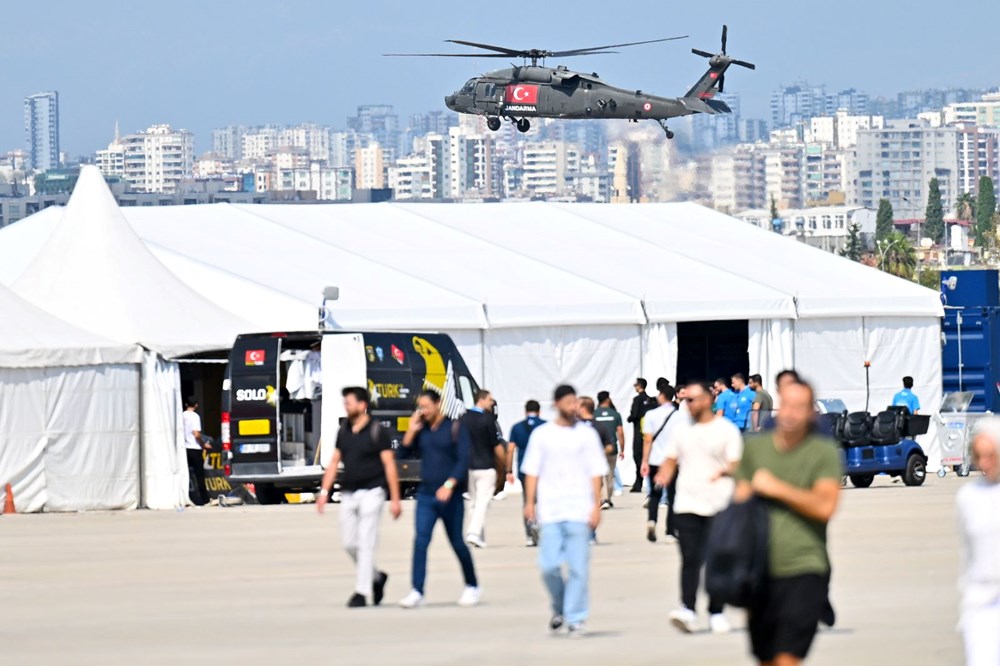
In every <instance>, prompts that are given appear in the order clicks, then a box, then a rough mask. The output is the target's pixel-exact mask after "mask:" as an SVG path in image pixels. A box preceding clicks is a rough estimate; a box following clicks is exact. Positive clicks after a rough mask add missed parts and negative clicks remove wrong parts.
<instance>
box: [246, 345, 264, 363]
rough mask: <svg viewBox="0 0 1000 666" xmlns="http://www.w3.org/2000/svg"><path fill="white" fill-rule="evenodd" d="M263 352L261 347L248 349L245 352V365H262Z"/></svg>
mask: <svg viewBox="0 0 1000 666" xmlns="http://www.w3.org/2000/svg"><path fill="white" fill-rule="evenodd" d="M264 357H265V353H264V350H263V349H250V350H247V353H246V361H245V363H246V365H248V366H256V365H264Z"/></svg>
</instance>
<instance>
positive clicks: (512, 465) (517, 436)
mask: <svg viewBox="0 0 1000 666" xmlns="http://www.w3.org/2000/svg"><path fill="white" fill-rule="evenodd" d="M541 410H542V406H541V405H539V404H538V401H537V400H529V401H528V402H526V403H525V405H524V420H523V421H518V422H517V423H515V424H514V427H512V428H511V429H510V438H509V440H508V444H507V482H508V483H514V475H515V474H516V475H517V478H518V480H519V481H520V482H521V498H522V503H523V502H524V501H526V499H527V495H526V494H525V493H524V474H522V473H521V463H522V462H523V461H524V456H525V454H526V453H527V452H528V441H529V440H530V439H531V433H532V432H533V431H534V429H535V428H537V427H538V426H540V425H542V424H543V423H545V421H544V420H543V419H542V418H541V417H540V416H539V415H538V413H539V412H540V411H541ZM515 453H516V454H517V457H516V459H515V456H514V454H515ZM524 536H525V544H524V545H525V546H528V547H534V546H537V545H538V530H537V529H536V527H535V525H534V524H532V523H530V522H528V519H527V518H525V519H524Z"/></svg>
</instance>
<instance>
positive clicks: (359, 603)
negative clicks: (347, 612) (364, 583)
mask: <svg viewBox="0 0 1000 666" xmlns="http://www.w3.org/2000/svg"><path fill="white" fill-rule="evenodd" d="M367 605H368V602H367V601H366V600H365V597H364V595H363V594H358V593H357V592H355V593H354V596H352V597H351V598H350V599H348V600H347V607H348V608H364V607H365V606H367Z"/></svg>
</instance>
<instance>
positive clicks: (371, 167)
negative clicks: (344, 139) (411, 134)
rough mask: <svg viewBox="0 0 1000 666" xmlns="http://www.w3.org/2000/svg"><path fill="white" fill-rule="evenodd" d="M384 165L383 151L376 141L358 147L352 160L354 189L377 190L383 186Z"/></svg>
mask: <svg viewBox="0 0 1000 666" xmlns="http://www.w3.org/2000/svg"><path fill="white" fill-rule="evenodd" d="M385 165H386V160H385V153H384V151H383V150H382V146H380V145H379V144H378V143H372V144H371V145H370V146H366V147H365V148H358V149H357V150H356V151H355V160H354V179H355V182H354V187H355V189H359V190H377V189H381V188H383V187H385Z"/></svg>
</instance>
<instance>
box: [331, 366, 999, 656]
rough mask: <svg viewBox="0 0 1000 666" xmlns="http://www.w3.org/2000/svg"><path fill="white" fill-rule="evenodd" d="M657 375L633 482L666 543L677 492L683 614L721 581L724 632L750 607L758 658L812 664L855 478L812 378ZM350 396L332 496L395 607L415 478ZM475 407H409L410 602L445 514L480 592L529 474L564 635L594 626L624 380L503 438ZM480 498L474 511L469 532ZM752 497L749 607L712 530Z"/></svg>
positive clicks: (368, 587)
mask: <svg viewBox="0 0 1000 666" xmlns="http://www.w3.org/2000/svg"><path fill="white" fill-rule="evenodd" d="M648 387H649V384H648V382H647V381H646V380H645V379H643V378H639V379H637V380H636V382H635V391H636V395H635V397H634V399H633V402H632V404H631V408H630V410H629V413H628V415H627V418H626V419H625V421H627V422H628V423H629V424H630V425H631V426H632V430H633V440H632V441H633V448H632V456H633V461H634V463H635V467H636V470H637V472H638V473H637V478H636V480H635V484H634V485H633V486H632V488H631V489H632V491H633V492H645V493H646V494H647V502H646V505H645V506H646V510H645V537H646V538H647V539H648V540H649V541H651V542H655V541H656V540H657V530H658V525H659V514H660V512H661V509H662V508H663V507H662V506H661V505H662V504H663V503H665V504H666V507H665V508H666V512H665V513H666V516H665V519H664V527H663V529H664V535H665V538H667V539H668V540H676V541H677V543H678V546H679V551H680V558H681V567H680V571H679V577H680V590H681V595H680V597H681V598H680V599H679V602H680V603H679V606H678V608H677V609H676V610H674V611H671V612H670V613H669V615H668V616H667V617H668V618H669V621H670V622H671V623H672V624H673V625H674V626H675V627H677V629H679V630H680V631H682V632H684V633H691V632H694V631H696V630H698V628H699V627H700V626H703V625H701V623H700V622H699V619H698V614H697V608H696V600H697V596H698V590H699V588H700V587H702V586H705V587H706V588H707V592H708V594H707V597H708V608H707V610H708V620H707V626H708V629H709V630H710V631H711V632H714V633H726V632H729V631H730V626H729V622H728V621H727V619H726V616H725V614H724V613H723V607H724V605H725V604H727V603H729V604H732V603H741V605H743V607H744V608H746V610H747V613H748V625H749V636H750V644H751V651H752V653H753V654H754V656H755V657H756V659H757V660H758V661H759V662H760V663H761V664H766V665H772V664H773V665H775V666H788V665H792V664H798V663H800V662H801V661H802V660H803V659H805V657H806V656H807V654H808V653H809V650H810V646H811V644H812V641H813V638H814V636H815V634H816V632H817V628H818V626H819V625H820V623H821V622H822V623H824V624H827V625H832V624H833V622H834V620H835V618H834V614H833V609H832V606H831V605H830V602H829V594H828V592H829V583H830V571H831V567H830V560H829V556H828V554H827V545H826V533H827V524H828V523H829V521H830V520H831V518H832V517H833V515H834V513H835V511H836V508H837V503H838V497H839V493H840V489H841V475H842V470H841V463H840V459H839V455H838V452H837V447H836V446H835V445H834V444H833V443H832V442H831V441H829V440H828V439H827V438H826V437H825V436H823V435H822V434H820V433H818V432H817V429H816V427H815V406H814V405H815V396H814V395H813V390H812V388H811V387H810V385H809V384H807V383H806V382H805V381H803V380H802V379H801V378H799V377H798V375H796V374H795V372H794V371H784V372H782V373H781V374H780V375H779V376H778V378H777V380H776V387H777V391H776V395H777V398H778V406H777V409H775V402H774V400H773V399H772V397H771V395H770V394H769V393H768V392H767V391H766V390H765V389H764V386H763V381H762V378H761V376H760V375H752V376H750V377H749V378H748V377H746V376H745V375H743V374H741V373H737V374H735V375H733V376H732V377H731V378H730V380H729V381H727V380H725V379H717V380H716V381H714V382H712V383H711V384H709V383H708V382H702V381H695V382H687V383H685V384H684V385H683V386H677V387H675V386H673V385H671V384H670V382H669V381H667V380H666V379H660V380H659V381H658V382H657V383H656V396H655V397H653V396H650V395H649V394H648V393H647V388H648ZM343 397H344V407H345V410H346V413H347V423H346V425H345V426H344V427H342V428H341V429H340V431H339V434H338V437H337V442H336V453H335V454H334V459H333V461H332V463H331V464H330V466H329V467H328V468H327V472H326V476H325V477H324V479H323V485H322V491H321V493H320V495H319V498H318V501H317V508H318V510H319V511H320V512H321V513H322V512H323V510H324V508H325V506H326V504H327V502H328V498H329V495H330V492H331V491H332V489H333V486H334V483H339V485H340V490H341V498H342V499H341V508H340V523H341V532H342V540H343V545H344V548H345V550H346V551H347V553H348V555H349V556H350V557H351V559H352V560H353V561H354V562H355V563H356V567H357V576H356V586H355V590H354V593H353V595H352V596H351V598H350V600H349V602H348V605H349V606H351V607H357V606H364V605H366V604H367V603H368V601H369V599H370V600H371V602H372V603H373V604H375V605H378V604H379V603H380V602H381V601H382V597H383V595H384V591H385V585H386V581H387V580H388V575H387V574H386V573H385V572H383V571H381V570H379V569H378V567H377V566H376V564H375V549H376V544H377V541H378V531H379V520H380V516H381V512H382V506H383V505H384V504H385V502H386V501H388V502H389V503H390V511H391V514H392V516H393V518H398V517H399V515H400V511H401V508H400V483H399V480H398V477H397V475H396V468H395V462H394V459H393V452H392V450H391V448H390V445H389V443H388V434H387V433H386V432H385V431H384V429H382V428H380V427H379V426H378V424H377V423H374V422H373V421H372V419H371V418H369V416H368V411H367V408H368V401H369V396H368V394H367V391H365V389H363V388H348V389H345V390H344V392H343ZM475 401H476V402H475V407H474V408H473V409H470V410H469V411H468V412H467V413H466V414H465V415H464V416H463V417H461V418H460V419H455V420H453V419H450V418H448V417H447V416H446V414H445V413H444V411H443V410H442V397H441V396H440V395H439V394H438V393H436V392H434V391H424V392H422V393H421V394H420V395H419V397H418V399H417V411H416V412H415V413H414V414H413V416H412V417H411V418H410V419H409V427H408V429H407V431H406V433H405V436H404V438H403V441H402V446H403V447H407V448H415V449H416V450H417V451H418V452H419V455H420V458H421V469H422V474H421V476H422V480H421V482H420V485H419V488H418V489H417V491H416V497H415V499H416V508H415V512H414V513H415V537H414V543H413V553H412V564H411V580H410V588H411V590H410V592H409V593H408V594H407V595H406V596H405V597H404V598H403V599H402V600H401V601H400V602H399V605H400V606H402V607H404V608H417V607H419V606H421V605H422V604H423V603H424V598H425V593H426V572H427V552H428V546H429V544H430V541H431V535H432V532H433V529H434V527H435V525H436V524H437V522H438V521H440V522H442V523H443V525H444V528H445V533H446V534H447V537H448V540H449V543H450V546H451V548H452V549H453V550H454V552H455V555H456V557H457V559H458V562H459V565H460V569H461V573H462V577H463V580H464V583H465V588H464V591H463V593H462V595H461V597H460V599H459V600H458V604H459V605H462V606H473V605H476V604H478V603H479V602H480V599H481V596H482V595H481V590H480V587H479V583H478V579H477V576H476V570H475V565H474V561H473V556H472V552H471V551H470V548H469V546H470V545H471V546H473V547H474V548H485V547H486V546H487V538H486V537H487V533H486V524H487V516H488V509H489V506H490V503H491V501H492V500H493V498H494V495H495V493H497V492H499V491H500V490H502V488H503V483H504V481H506V482H507V484H508V487H514V482H515V480H517V481H519V482H520V485H521V486H522V489H523V509H524V510H523V514H524V517H523V519H524V533H525V543H526V545H527V546H530V547H535V546H537V548H538V567H539V570H540V573H541V578H542V581H543V583H544V586H545V588H546V590H547V591H548V594H549V597H550V609H549V621H548V626H549V629H550V630H551V631H552V632H560V631H563V630H565V631H566V632H567V633H568V635H569V636H572V637H577V636H581V635H583V634H584V632H585V627H586V622H587V620H588V617H589V611H590V599H589V569H590V550H591V545H592V544H594V543H596V542H597V529H598V527H599V525H600V523H601V519H602V513H603V512H604V511H607V510H609V509H612V508H613V507H614V503H613V501H614V497H615V468H616V466H617V464H618V463H619V462H620V461H622V460H624V458H625V455H626V450H625V449H626V440H625V435H624V422H623V419H622V417H621V415H620V414H619V413H618V412H617V410H616V409H615V408H614V404H613V402H612V401H611V397H610V394H609V393H608V392H607V391H601V392H600V393H598V394H597V398H596V400H594V399H592V398H590V397H588V396H579V395H578V394H577V392H576V390H575V389H574V388H573V387H572V386H569V385H561V386H558V387H557V388H556V389H555V391H554V393H553V394H552V405H553V410H554V414H555V417H554V419H552V420H551V421H545V420H543V419H542V418H541V404H540V403H539V401H537V400H529V401H528V402H527V403H526V405H525V418H524V420H522V421H520V422H518V423H517V424H516V425H514V426H513V428H512V429H511V431H510V435H509V437H507V438H504V437H503V436H502V433H501V432H500V430H499V426H498V425H497V422H496V419H495V416H494V414H493V411H494V409H493V408H494V404H495V403H494V401H493V397H492V395H491V394H490V392H489V391H486V390H480V391H479V392H478V394H477V395H476V396H475ZM998 432H1000V430H998ZM341 462H342V463H343V470H342V472H339V471H338V466H339V464H340V463H341ZM466 493H467V494H466ZM464 494H465V496H466V497H467V498H468V501H469V505H470V511H471V516H470V520H469V521H468V525H467V526H466V524H465V510H466V503H465V502H466V501H465V499H463V495H464ZM748 502H758V503H760V505H761V507H763V508H762V509H761V511H763V512H764V515H766V516H767V522H768V525H767V534H768V536H767V539H766V543H765V544H764V546H763V552H764V553H765V555H764V557H765V558H766V563H765V565H764V566H763V568H762V569H761V571H760V573H759V575H758V578H759V580H756V581H755V587H754V589H755V593H754V594H753V596H752V599H750V600H749V601H747V602H746V603H742V602H734V601H733V599H731V598H726V596H725V595H724V594H722V596H719V595H720V594H721V593H720V592H718V590H719V589H722V588H720V587H719V585H715V587H714V588H713V586H712V575H713V570H712V564H711V562H712V548H713V543H714V542H713V539H716V540H717V539H718V536H717V535H716V534H715V532H718V531H719V530H718V529H717V530H715V531H713V525H715V524H716V523H718V524H719V525H723V524H727V523H725V522H724V521H721V519H720V518H719V516H720V515H721V514H722V513H723V512H726V511H728V510H729V508H730V507H731V506H733V505H734V504H742V503H748ZM730 522H731V521H730ZM639 524H640V523H639V522H638V521H637V531H638V527H639ZM706 562H708V569H707V572H706ZM722 573H723V574H725V575H731V572H729V571H726V572H722ZM703 581H704V582H703Z"/></svg>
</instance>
